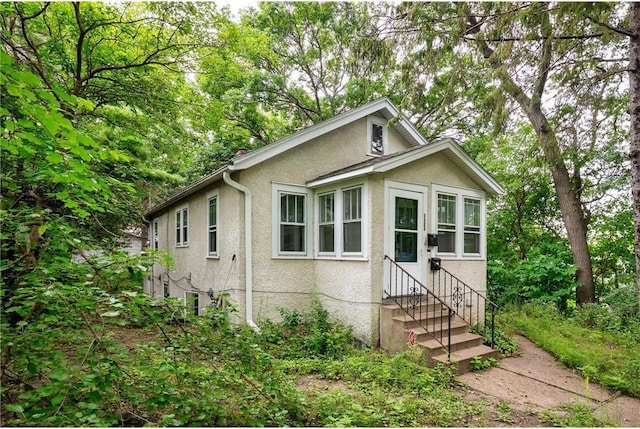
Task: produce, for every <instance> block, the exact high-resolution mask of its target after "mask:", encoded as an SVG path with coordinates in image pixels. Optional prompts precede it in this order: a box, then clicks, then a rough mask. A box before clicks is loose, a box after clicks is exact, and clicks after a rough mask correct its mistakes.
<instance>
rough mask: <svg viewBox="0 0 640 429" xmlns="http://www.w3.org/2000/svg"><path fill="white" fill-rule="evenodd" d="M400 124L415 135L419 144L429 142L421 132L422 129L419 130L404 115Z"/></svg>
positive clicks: (424, 144) (412, 135) (411, 134)
mask: <svg viewBox="0 0 640 429" xmlns="http://www.w3.org/2000/svg"><path fill="white" fill-rule="evenodd" d="M396 116H397V114H396ZM398 125H399V126H400V127H402V128H404V129H405V130H406V131H407V133H408V134H409V135H410V136H411V137H413V139H414V140H415V141H416V142H417V143H418V146H426V145H427V144H428V143H429V142H428V141H427V140H426V139H425V138H424V136H423V135H422V134H420V131H418V129H417V128H416V127H415V125H413V124H412V123H411V121H409V120H408V119H407V118H406V117H405V116H404V115H403V116H401V117H400V120H399V121H398Z"/></svg>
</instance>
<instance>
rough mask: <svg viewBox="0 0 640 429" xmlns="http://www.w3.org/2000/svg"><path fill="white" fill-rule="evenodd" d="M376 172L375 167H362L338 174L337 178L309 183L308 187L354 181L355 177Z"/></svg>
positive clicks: (327, 178) (326, 178)
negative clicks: (348, 180)
mask: <svg viewBox="0 0 640 429" xmlns="http://www.w3.org/2000/svg"><path fill="white" fill-rule="evenodd" d="M373 171H374V166H373V165H369V166H367V167H362V168H359V169H357V170H352V171H348V172H346V173H342V174H338V175H336V176H331V177H325V178H324V179H320V180H314V181H312V182H307V187H309V188H319V187H320V186H323V185H329V184H331V183H337V182H342V181H343V180H347V179H353V178H355V177H360V176H363V175H365V174H368V173H372V172H373Z"/></svg>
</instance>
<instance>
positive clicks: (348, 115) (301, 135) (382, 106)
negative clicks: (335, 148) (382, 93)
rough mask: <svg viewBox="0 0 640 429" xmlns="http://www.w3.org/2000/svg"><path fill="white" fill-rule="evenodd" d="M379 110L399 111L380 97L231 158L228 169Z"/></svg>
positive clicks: (395, 113) (253, 162) (394, 113)
mask: <svg viewBox="0 0 640 429" xmlns="http://www.w3.org/2000/svg"><path fill="white" fill-rule="evenodd" d="M380 110H387V111H388V112H389V114H390V115H391V116H392V117H396V116H398V114H399V112H398V110H397V109H396V108H395V106H394V105H393V104H392V103H391V101H390V100H389V99H388V98H386V97H385V98H381V99H379V100H376V101H374V102H372V103H369V104H365V105H364V106H361V107H358V108H355V109H353V110H350V111H348V112H345V113H343V114H341V115H338V116H335V117H333V118H331V119H327V120H326V121H324V122H321V123H319V124H316V125H312V126H311V127H309V128H305V129H303V130H300V131H298V132H297V133H295V134H292V135H290V136H289V137H285V138H283V139H282V140H279V141H277V142H274V143H271V144H269V145H267V146H264V147H262V148H260V149H257V150H255V151H252V152H249V153H247V154H246V155H243V156H242V157H241V158H238V159H236V160H233V164H231V165H229V170H232V171H236V170H244V169H246V168H250V167H253V166H254V165H256V164H259V163H261V162H263V161H266V160H268V159H270V158H272V157H274V156H276V155H279V154H281V153H283V152H286V151H288V150H289V149H292V148H294V147H296V146H298V145H300V144H302V143H306V142H308V141H309V140H312V139H314V138H316V137H320V136H321V135H323V134H327V133H329V132H331V131H333V130H335V129H337V128H340V127H342V126H344V125H347V124H349V123H351V122H353V121H356V120H358V119H360V118H364V117H365V116H368V115H371V114H373V113H376V112H378V111H380Z"/></svg>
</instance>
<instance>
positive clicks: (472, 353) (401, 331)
mask: <svg viewBox="0 0 640 429" xmlns="http://www.w3.org/2000/svg"><path fill="white" fill-rule="evenodd" d="M411 313H412V314H411V315H408V314H406V313H405V312H404V311H403V310H402V308H400V306H399V305H397V304H389V303H386V304H383V305H382V306H381V307H380V346H381V347H382V348H384V349H385V350H387V351H389V352H391V353H397V352H400V351H403V350H406V349H407V348H408V347H409V346H410V339H413V340H414V344H416V345H417V346H418V347H421V348H423V349H424V350H425V353H426V356H427V364H428V365H429V366H434V365H436V364H438V363H443V364H446V365H455V366H456V369H457V372H458V374H462V373H465V372H469V371H470V370H471V362H472V361H473V360H474V359H477V358H478V357H479V358H481V359H488V358H496V359H497V358H498V357H499V353H498V352H497V351H496V350H493V349H492V348H491V347H487V346H485V345H483V344H482V337H481V336H480V335H476V334H472V333H470V332H469V325H468V324H467V323H466V322H465V321H464V320H462V319H461V318H459V317H458V316H454V317H453V318H452V321H451V326H450V329H449V327H448V326H447V324H448V310H445V309H441V308H440V305H439V304H438V305H437V306H436V305H432V304H430V305H423V306H422V307H417V308H415V309H411ZM425 324H426V326H427V328H428V332H427V329H425V328H424V327H423V326H425ZM449 334H450V335H451V345H450V351H451V353H450V359H449V360H447V352H446V349H445V348H443V346H442V344H444V345H446V344H447V343H448V338H449Z"/></svg>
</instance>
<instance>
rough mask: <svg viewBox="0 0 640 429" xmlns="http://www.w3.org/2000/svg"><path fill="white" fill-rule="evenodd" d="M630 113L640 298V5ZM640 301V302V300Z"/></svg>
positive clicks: (632, 30) (634, 21) (634, 16)
mask: <svg viewBox="0 0 640 429" xmlns="http://www.w3.org/2000/svg"><path fill="white" fill-rule="evenodd" d="M629 48H630V49H629V94H630V97H629V113H630V115H631V144H630V146H629V156H630V157H631V171H632V174H633V182H632V187H631V190H632V195H633V223H634V226H635V228H634V231H635V250H636V276H637V287H638V296H640V4H638V3H633V4H632V5H631V9H630V13H629ZM639 301H640V300H639Z"/></svg>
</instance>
